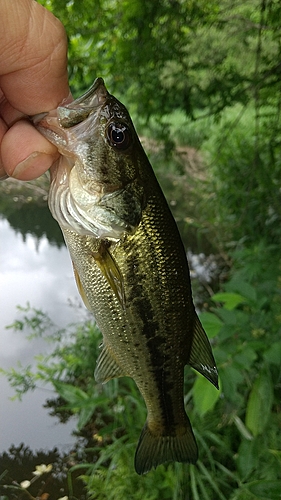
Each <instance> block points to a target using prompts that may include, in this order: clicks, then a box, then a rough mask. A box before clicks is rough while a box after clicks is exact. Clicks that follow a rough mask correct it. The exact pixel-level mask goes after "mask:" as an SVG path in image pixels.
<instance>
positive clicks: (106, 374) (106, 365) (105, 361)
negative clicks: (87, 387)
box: [94, 346, 127, 384]
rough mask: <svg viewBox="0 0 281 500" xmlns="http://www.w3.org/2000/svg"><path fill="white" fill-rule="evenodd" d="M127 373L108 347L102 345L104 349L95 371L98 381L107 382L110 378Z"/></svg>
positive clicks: (100, 382) (123, 375)
mask: <svg viewBox="0 0 281 500" xmlns="http://www.w3.org/2000/svg"><path fill="white" fill-rule="evenodd" d="M126 375H127V374H126V373H124V372H123V370H122V369H121V367H120V366H119V365H118V363H117V361H116V360H115V359H114V357H113V356H112V354H111V353H110V351H109V350H108V348H107V347H105V346H102V351H101V353H100V355H99V357H98V360H97V366H96V369H95V373H94V376H95V380H96V382H98V383H99V384H105V382H108V380H110V379H112V378H116V377H125V376H126Z"/></svg>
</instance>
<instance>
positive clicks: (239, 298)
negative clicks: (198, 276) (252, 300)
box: [212, 292, 248, 311]
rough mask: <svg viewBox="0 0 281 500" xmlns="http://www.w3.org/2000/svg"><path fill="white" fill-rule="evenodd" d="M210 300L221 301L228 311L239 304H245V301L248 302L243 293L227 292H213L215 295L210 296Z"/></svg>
mask: <svg viewBox="0 0 281 500" xmlns="http://www.w3.org/2000/svg"><path fill="white" fill-rule="evenodd" d="M212 300H213V301H214V302H222V303H223V304H224V307H225V309H228V310H229V311H232V309H235V307H237V306H238V305H239V304H245V302H248V300H247V299H246V297H243V295H240V294H239V293H229V292H221V293H215V295H213V296H212Z"/></svg>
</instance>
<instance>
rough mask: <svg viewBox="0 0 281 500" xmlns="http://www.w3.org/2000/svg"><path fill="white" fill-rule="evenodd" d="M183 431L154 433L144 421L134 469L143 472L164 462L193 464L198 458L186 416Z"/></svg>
mask: <svg viewBox="0 0 281 500" xmlns="http://www.w3.org/2000/svg"><path fill="white" fill-rule="evenodd" d="M186 419H187V420H186V425H185V429H184V432H182V429H181V432H180V433H178V434H177V433H176V434H173V435H167V433H165V434H164V435H154V434H153V433H152V432H151V430H150V429H149V426H148V424H147V423H146V424H145V426H144V428H143V430H142V433H141V436H140V439H139V443H138V447H137V450H136V454H135V469H136V472H137V473H138V474H145V473H146V472H148V471H149V470H150V469H151V468H152V467H157V465H160V464H162V463H164V462H171V461H172V462H187V463H192V464H194V463H195V462H196V460H197V458H198V450H197V444H196V441H195V437H194V435H193V432H192V428H191V425H190V422H189V419H188V417H187V416H186Z"/></svg>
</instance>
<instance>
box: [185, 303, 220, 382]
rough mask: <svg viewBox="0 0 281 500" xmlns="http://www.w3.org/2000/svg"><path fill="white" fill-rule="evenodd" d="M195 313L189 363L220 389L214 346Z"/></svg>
mask: <svg viewBox="0 0 281 500" xmlns="http://www.w3.org/2000/svg"><path fill="white" fill-rule="evenodd" d="M194 314H195V318H194V326H193V340H192V345H191V351H190V356H189V361H188V364H189V365H190V366H192V368H194V369H195V370H197V371H198V372H199V373H201V375H203V376H204V377H206V379H207V380H209V381H210V382H212V384H214V386H215V387H216V388H217V389H218V387H219V386H218V371H217V367H216V362H215V360H214V356H213V353H212V348H211V346H210V343H209V340H208V337H207V335H206V333H205V331H204V329H203V326H202V325H201V323H200V320H199V318H198V316H197V314H196V313H194Z"/></svg>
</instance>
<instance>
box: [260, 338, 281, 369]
mask: <svg viewBox="0 0 281 500" xmlns="http://www.w3.org/2000/svg"><path fill="white" fill-rule="evenodd" d="M263 357H264V359H265V360H266V361H267V363H269V364H273V365H277V366H280V364H281V342H274V343H273V344H272V345H271V346H270V348H269V349H267V351H265V353H264V355H263Z"/></svg>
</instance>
